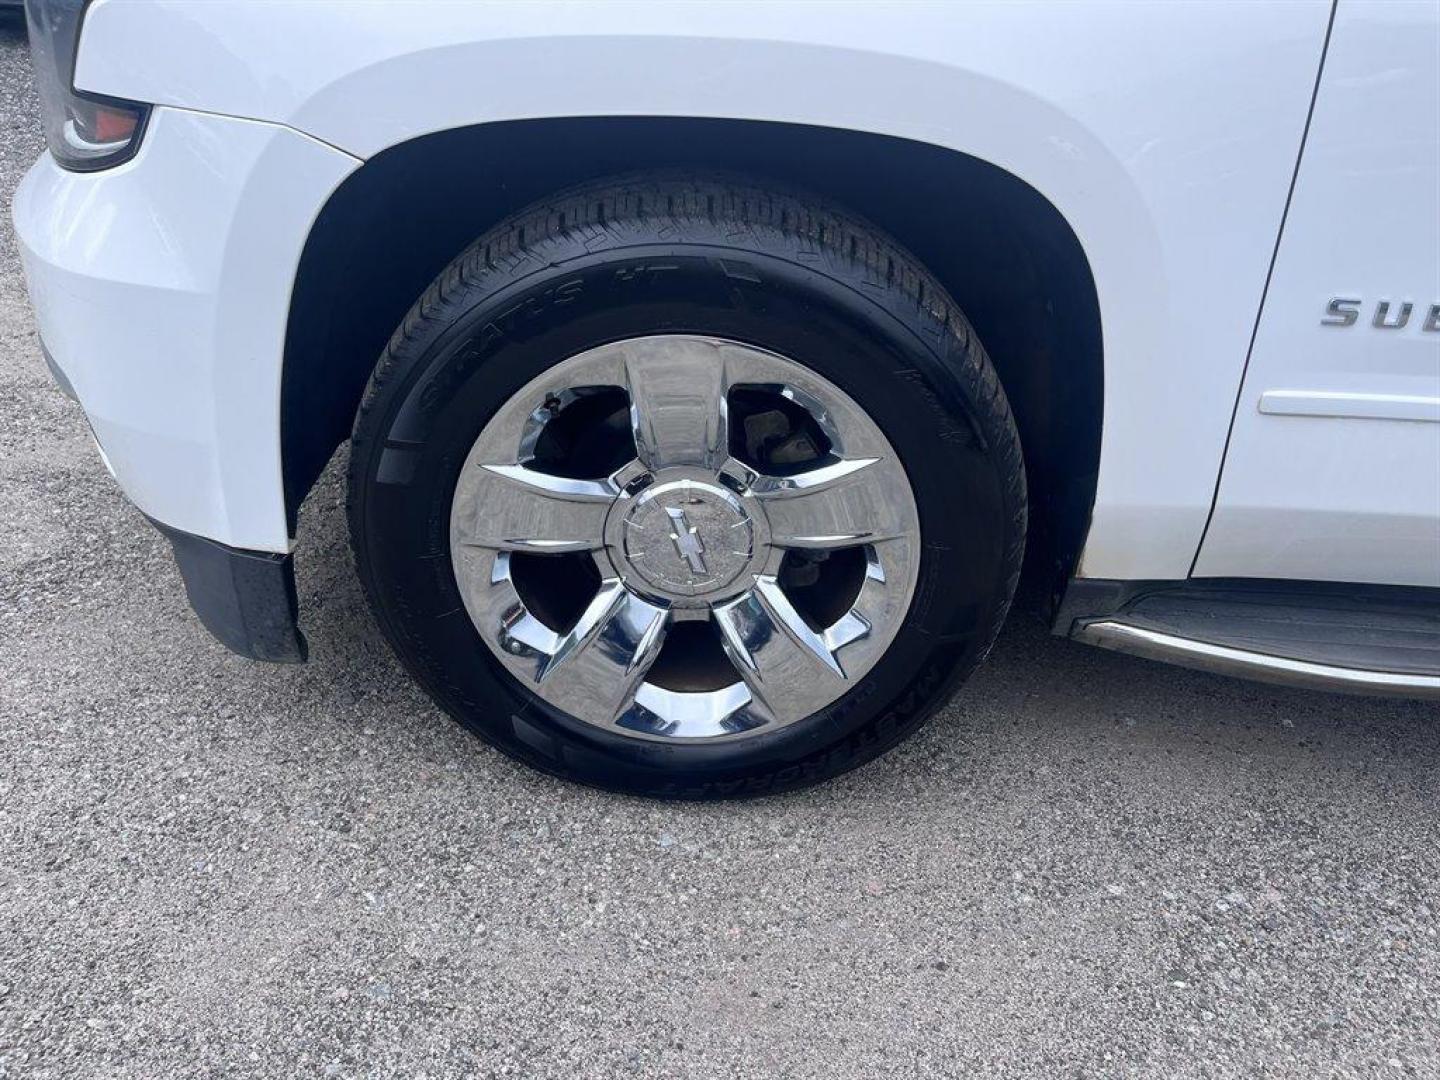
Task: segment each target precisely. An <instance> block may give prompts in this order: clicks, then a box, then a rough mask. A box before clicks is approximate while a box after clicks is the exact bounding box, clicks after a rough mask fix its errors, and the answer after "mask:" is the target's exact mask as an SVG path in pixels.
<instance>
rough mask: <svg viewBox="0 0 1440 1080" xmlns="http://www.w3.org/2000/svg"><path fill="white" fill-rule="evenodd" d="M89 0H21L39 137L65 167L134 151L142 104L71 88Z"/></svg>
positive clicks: (97, 163) (99, 163)
mask: <svg viewBox="0 0 1440 1080" xmlns="http://www.w3.org/2000/svg"><path fill="white" fill-rule="evenodd" d="M88 2H89V0H25V18H26V21H27V22H28V23H29V24H30V57H31V63H32V64H34V65H35V82H36V85H37V87H38V89H39V91H40V109H41V113H42V114H43V119H44V121H45V141H46V142H47V143H48V144H49V146H50V153H51V154H53V155H54V157H55V160H56V161H57V162H58V163H59V164H61V165H63V166H64V167H65V168H67V169H80V170H85V171H88V170H91V169H104V168H108V167H109V166H111V165H118V164H119V163H120V162H122V161H124V160H125V159H126V158H128V157H130V156H131V155H132V154H134V153H135V150H136V148H137V147H138V146H139V145H140V133H141V131H142V130H143V129H144V127H145V115H146V112H147V107H146V106H144V105H140V104H137V103H136V102H133V101H121V100H120V99H118V98H109V97H102V96H101V95H99V94H82V93H80V92H78V91H77V90H76V89H75V50H76V48H77V47H78V46H79V44H80V21H81V19H83V18H84V16H85V5H86V4H87V3H88Z"/></svg>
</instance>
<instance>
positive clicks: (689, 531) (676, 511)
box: [665, 506, 708, 574]
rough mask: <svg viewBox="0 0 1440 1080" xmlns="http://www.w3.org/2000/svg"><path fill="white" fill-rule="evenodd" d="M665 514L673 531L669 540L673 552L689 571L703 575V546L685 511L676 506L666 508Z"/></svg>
mask: <svg viewBox="0 0 1440 1080" xmlns="http://www.w3.org/2000/svg"><path fill="white" fill-rule="evenodd" d="M665 513H667V514H669V515H670V524H671V525H673V526H674V527H675V531H674V532H672V533H671V534H670V539H671V540H672V541H674V543H675V550H676V552H677V553H679V555H680V557H681V558H682V559H684V560H685V562H686V563H687V564H688V565H689V567H690V569H691V570H692V571H694V572H695V573H697V574H705V573H707V572H708V571H707V570H706V569H705V545H704V544H702V543H701V542H700V534H699V533H698V532H696V531H695V528H694V526H692V525H691V524H690V520H689V519H688V518H687V517H686V516H685V511H684V510H682V509H680V507H678V506H667V507H666V508H665Z"/></svg>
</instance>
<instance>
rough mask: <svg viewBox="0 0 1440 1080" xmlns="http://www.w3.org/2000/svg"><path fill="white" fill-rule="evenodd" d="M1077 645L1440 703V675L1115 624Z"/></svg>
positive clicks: (1103, 625)
mask: <svg viewBox="0 0 1440 1080" xmlns="http://www.w3.org/2000/svg"><path fill="white" fill-rule="evenodd" d="M1071 636H1072V637H1074V638H1075V640H1076V641H1083V642H1085V643H1086V644H1088V645H1098V646H1100V647H1101V648H1102V649H1113V650H1114V651H1116V652H1123V653H1130V654H1131V655H1132V656H1143V657H1145V658H1146V659H1149V660H1163V661H1165V662H1166V663H1170V664H1178V665H1180V666H1181V667H1188V668H1195V669H1196V670H1197V671H1209V672H1212V673H1214V674H1217V675H1232V676H1236V677H1238V678H1244V679H1255V680H1257V681H1260V682H1268V683H1277V684H1279V685H1282V686H1297V687H1301V688H1304V689H1308V690H1326V691H1329V692H1331V693H1341V694H1369V695H1374V696H1384V697H1408V698H1427V699H1434V700H1440V675H1414V674H1402V673H1399V672H1391V671H1363V670H1361V669H1359V668H1345V667H1336V666H1334V665H1331V664H1317V663H1313V662H1311V661H1308V660H1292V659H1290V658H1289V657H1285V656H1274V655H1271V654H1269V653H1259V652H1250V651H1248V650H1246V649H1236V648H1232V647H1230V646H1228V645H1214V644H1211V643H1210V642H1207V641H1196V640H1194V639H1192V638H1185V637H1179V636H1176V635H1174V634H1166V633H1162V632H1160V631H1156V630H1147V629H1144V628H1142V627H1138V626H1130V625H1129V624H1127V623H1124V622H1119V621H1116V620H1114V619H1096V620H1093V621H1090V622H1086V623H1082V624H1081V625H1080V626H1078V627H1077V628H1076V629H1075V632H1074V633H1073V634H1072V635H1071Z"/></svg>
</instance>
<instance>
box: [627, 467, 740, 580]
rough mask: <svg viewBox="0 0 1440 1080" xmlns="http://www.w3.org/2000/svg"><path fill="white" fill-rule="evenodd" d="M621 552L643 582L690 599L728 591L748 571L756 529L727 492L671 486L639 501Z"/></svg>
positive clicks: (685, 483) (692, 484)
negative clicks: (728, 586)
mask: <svg viewBox="0 0 1440 1080" xmlns="http://www.w3.org/2000/svg"><path fill="white" fill-rule="evenodd" d="M621 549H622V551H621V554H622V557H623V559H624V561H625V564H626V566H627V567H628V568H629V569H631V570H633V571H634V572H635V575H636V576H637V577H638V578H640V579H641V580H642V581H644V582H646V583H648V584H649V585H650V586H651V587H653V588H655V589H658V590H660V591H661V592H664V593H667V594H669V595H671V596H675V597H682V598H687V599H688V598H690V597H698V596H704V595H707V594H709V593H713V592H716V591H718V590H720V589H723V588H725V586H727V585H729V584H730V583H731V582H733V581H734V580H735V579H736V578H737V577H738V576H739V575H740V573H741V572H742V571H743V570H744V569H745V568H746V567H747V566H749V565H750V561H751V558H752V556H753V555H754V553H755V527H754V524H753V523H752V522H751V520H750V515H749V514H747V513H746V512H745V507H744V506H743V505H742V504H741V502H740V500H739V499H738V498H736V497H735V495H734V494H732V493H731V492H730V491H727V490H726V489H725V488H723V487H720V486H719V485H716V484H707V483H705V482H703V481H700V480H672V481H670V482H669V483H662V484H656V485H654V486H653V487H650V488H646V489H645V491H643V492H642V493H641V494H640V495H639V497H637V498H636V500H635V505H634V506H632V507H631V508H630V510H629V512H628V513H627V514H626V515H625V519H624V522H623V527H622V534H621Z"/></svg>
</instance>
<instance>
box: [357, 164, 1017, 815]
mask: <svg viewBox="0 0 1440 1080" xmlns="http://www.w3.org/2000/svg"><path fill="white" fill-rule="evenodd" d="M660 332H666V333H697V334H707V335H713V336H717V337H722V338H730V339H734V340H738V341H741V342H745V343H748V344H753V345H757V346H761V347H764V348H767V349H770V350H772V351H774V352H777V353H780V354H781V355H784V356H788V357H790V358H792V359H794V360H797V361H799V362H801V363H803V364H806V365H809V366H811V367H813V368H815V369H817V370H818V371H819V372H820V373H821V374H823V375H824V376H826V377H827V378H829V379H830V380H831V381H833V382H834V383H835V384H836V385H838V386H839V387H841V388H842V389H843V390H844V391H845V392H846V393H848V394H849V395H850V396H851V397H852V398H853V399H854V400H856V401H858V402H859V403H860V404H861V405H862V406H863V407H864V408H865V409H866V410H867V411H868V412H870V414H871V416H872V418H873V419H874V420H875V421H876V422H877V423H878V424H879V426H880V428H881V430H883V431H884V432H885V434H886V436H887V437H888V438H889V439H890V441H891V443H892V445H893V446H894V447H895V449H896V451H897V453H898V454H899V456H900V458H901V461H902V462H903V463H904V465H905V468H906V471H907V473H908V475H909V477H910V480H911V485H912V487H913V490H914V494H915V499H916V504H917V506H918V510H919V514H920V522H921V537H922V543H923V547H922V554H921V559H920V569H919V580H918V583H917V585H916V589H915V594H914V599H913V601H912V602H911V605H910V610H909V613H908V615H907V616H906V618H905V621H904V623H903V625H902V626H901V629H900V631H899V633H898V635H897V637H896V638H895V641H894V643H893V645H892V646H891V648H890V649H889V651H888V652H887V653H886V654H885V656H884V657H883V658H882V659H881V660H880V661H879V662H878V663H877V664H876V666H875V667H874V668H873V669H872V670H871V672H870V673H869V675H868V676H867V677H866V678H865V679H864V680H863V681H862V682H861V684H860V685H859V686H857V687H856V688H855V689H854V690H852V691H851V692H849V693H848V694H846V695H845V696H843V697H841V698H840V699H839V700H838V701H836V702H834V703H833V704H832V705H830V706H828V707H827V708H825V709H822V710H820V711H819V712H817V713H815V714H814V715H812V716H810V717H807V718H806V719H804V720H802V721H800V722H798V723H795V724H793V725H790V726H789V727H785V728H783V729H781V730H779V731H776V732H774V733H771V734H767V735H764V736H758V737H754V738H747V739H745V740H740V741H737V742H722V743H718V744H715V743H711V744H708V745H707V744H689V745H669V744H658V743H655V742H648V741H644V740H639V739H633V738H628V737H625V736H617V735H612V734H609V733H607V732H604V731H601V730H600V729H598V728H595V727H592V726H590V725H587V724H584V723H582V722H580V721H578V720H576V719H574V718H572V717H568V716H566V715H565V714H563V713H561V712H559V711H558V710H556V709H554V708H553V707H551V706H549V705H547V704H546V703H545V702H543V701H541V700H540V699H539V698H537V697H536V696H534V695H533V694H531V693H530V692H529V691H528V690H527V689H526V688H525V687H523V686H521V685H520V684H519V683H518V682H517V681H516V680H515V679H514V678H513V677H511V676H510V675H509V674H508V673H507V672H506V671H504V670H503V669H502V668H501V667H500V666H499V664H498V662H497V661H495V660H494V658H493V657H492V656H491V655H490V653H489V651H488V649H487V647H486V645H485V644H484V642H483V641H482V640H481V639H480V636H479V634H478V633H477V632H476V630H475V628H474V626H473V624H472V623H471V621H470V618H469V616H468V615H467V613H466V610H465V607H464V605H463V603H462V601H461V597H460V595H459V592H458V589H457V586H456V582H455V576H454V572H453V569H452V566H451V562H450V555H449V516H450V504H451V498H452V493H453V490H454V486H455V483H456V477H457V474H458V471H459V468H460V465H461V463H462V461H463V460H464V458H465V455H466V453H467V452H468V451H469V448H470V446H471V445H472V443H473V441H474V440H475V438H476V436H477V434H478V433H479V431H480V429H481V427H482V426H483V425H484V424H485V422H486V420H487V419H488V418H489V417H490V415H491V414H492V413H494V411H495V410H496V409H497V408H499V407H500V405H501V404H502V403H503V402H504V401H506V400H507V398H508V397H509V396H510V395H512V394H514V393H515V392H516V391H517V390H518V389H519V388H520V387H521V386H523V385H524V384H525V383H526V382H528V381H529V380H531V379H532V378H534V377H535V376H536V375H537V374H539V373H540V372H542V371H543V370H545V369H546V368H547V367H549V366H550V365H552V364H554V363H557V362H559V361H560V360H563V359H565V358H567V357H569V356H572V355H575V354H577V353H579V352H582V351H583V350H585V349H588V348H591V347H593V346H596V345H600V344H604V343H607V342H610V341H615V340H619V339H624V338H628V337H635V336H642V335H648V334H654V333H660ZM349 482H350V529H351V539H352V543H353V545H354V549H355V557H356V563H357V566H358V569H359V573H360V577H361V580H362V582H363V584H364V588H365V591H366V594H367V596H368V598H369V601H370V605H371V607H372V609H373V610H374V612H375V616H376V618H377V620H378V621H379V624H380V626H381V629H382V630H383V632H384V634H385V636H386V637H387V638H388V639H389V641H390V643H391V644H392V646H393V647H394V649H395V651H396V652H397V653H398V655H399V656H400V658H401V660H402V661H403V662H404V664H405V666H406V667H407V668H408V669H409V670H410V671H411V672H412V673H413V674H414V675H415V677H416V678H417V679H419V680H420V682H421V683H422V685H423V686H424V687H425V688H426V689H427V690H428V691H429V693H430V694H431V695H432V696H433V697H434V699H435V700H436V701H437V702H439V703H440V704H441V705H442V706H443V707H444V708H445V709H446V710H447V711H448V712H449V713H450V714H451V715H452V716H454V717H455V718H456V719H457V720H459V721H460V722H461V723H463V724H465V725H466V726H467V727H469V728H471V729H472V730H473V731H475V732H476V733H477V734H479V735H481V736H482V737H484V738H485V739H486V740H487V741H489V742H490V743H492V744H493V745H495V746H496V747H498V748H499V749H501V750H503V751H504V752H505V753H507V754H510V755H512V756H513V757H516V758H518V759H520V760H521V761H524V762H526V763H527V764H529V765H532V766H534V767H535V768H537V769H541V770H543V771H545V772H548V773H552V774H554V775H557V776H562V777H566V778H568V779H572V780H576V781H580V782H582V783H586V784H592V785H596V786H599V787H604V788H608V789H612V790H620V791H626V792H632V793H636V794H644V795H652V796H670V797H687V798H718V797H726V796H738V795H755V794H761V793H768V792H777V791H783V790H787V789H792V788H798V787H803V786H805V785H808V784H811V783H814V782H817V781H820V780H823V779H826V778H828V777H831V776H835V775H836V774H838V773H841V772H844V771H846V770H848V769H852V768H854V767H856V766H858V765H860V764H862V763H864V762H866V761H869V760H870V759H872V758H874V757H876V756H877V755H879V754H881V753H883V752H884V751H885V750H887V749H888V748H890V747H891V746H893V745H895V744H896V743H897V742H899V741H900V740H901V739H903V738H904V737H905V736H907V735H908V734H910V733H911V732H913V731H914V730H915V729H916V728H917V727H918V726H919V725H920V724H921V723H922V722H923V721H924V720H925V719H926V717H927V716H929V715H930V714H931V713H932V712H933V711H934V710H935V709H936V708H937V707H938V706H939V705H941V704H942V703H943V702H944V701H945V699H946V698H947V696H948V695H949V693H950V692H951V691H952V690H953V688H954V687H956V686H957V685H958V684H959V683H960V682H961V681H962V680H963V679H964V678H965V677H966V676H967V675H968V674H969V673H970V672H971V671H972V670H973V669H974V668H975V666H976V665H977V664H978V663H979V662H980V660H981V659H982V658H983V656H984V654H985V653H986V651H987V650H988V649H989V648H990V646H991V644H992V643H993V641H994V639H995V636H996V634H997V633H998V631H999V628H1000V625H1001V623H1002V622H1003V620H1004V618H1005V614H1006V611H1007V609H1008V607H1009V603H1010V599H1011V597H1012V595H1013V593H1014V589H1015V584H1016V581H1017V579H1018V577H1019V573H1020V564H1021V558H1022V555H1023V552H1024V541H1025V527H1026V496H1025V470H1024V465H1023V461H1022V455H1021V449H1020V440H1019V435H1018V434H1017V432H1016V429H1015V424H1014V421H1013V419H1012V417H1011V414H1010V408H1009V404H1008V403H1007V401H1006V399H1005V394H1004V391H1003V390H1002V389H1001V387H1000V383H999V381H998V379H997V378H996V374H995V371H994V369H993V367H992V366H991V364H990V361H989V359H988V357H987V356H986V354H985V350H984V348H983V347H982V346H981V344H980V342H979V341H978V340H977V339H976V337H975V334H974V332H973V330H972V329H971V327H970V324H969V323H968V322H967V320H966V318H965V316H964V315H963V314H962V313H961V312H960V310H959V309H958V308H957V307H956V306H955V304H954V302H953V301H952V300H951V299H950V298H949V297H948V296H947V295H946V293H945V290H944V289H943V288H942V287H941V286H940V284H939V283H938V282H937V281H936V280H935V279H934V278H932V277H931V276H930V275H929V274H928V273H926V271H925V270H924V269H923V268H922V267H921V266H920V265H919V264H918V263H917V262H916V261H915V259H914V258H913V257H911V256H910V255H909V254H907V253H906V252H905V251H904V250H903V249H902V248H900V247H899V246H898V245H897V244H896V243H894V242H893V241H892V240H889V239H888V238H886V237H885V236H884V235H883V234H882V233H880V232H879V231H878V230H877V229H875V228H873V227H872V226H870V225H867V224H866V223H864V222H863V221H861V220H859V219H857V218H856V217H855V216H853V215H851V214H849V213H847V212H846V211H843V210H841V209H838V208H836V207H834V206H830V205H827V204H825V203H824V202H823V201H821V200H818V199H814V198H810V197H806V196H801V195H798V194H793V193H787V192H784V191H779V190H775V189H773V188H769V187H762V186H759V185H754V184H752V183H749V182H747V181H743V180H733V179H727V178H698V179H697V178H693V177H663V176H662V177H655V176H648V177H646V176H641V177H627V178H620V179H614V180H610V181H607V182H602V183H592V184H588V185H585V186H583V187H579V188H576V189H574V190H571V191H568V192H565V193H563V194H560V195H557V196H555V197H554V198H552V199H549V200H547V201H545V202H542V203H538V204H536V205H534V206H532V207H530V208H529V209H527V210H525V211H524V212H522V213H520V214H518V215H517V216H515V217H513V218H511V219H509V220H507V221H505V222H503V223H501V224H500V225H497V226H496V227H495V228H493V229H492V230H490V231H489V232H488V233H486V234H485V235H484V236H482V237H481V238H480V239H479V240H477V241H475V243H474V244H472V245H471V246H470V247H469V248H467V249H466V250H465V251H464V252H463V253H462V254H461V255H460V256H459V257H457V258H456V259H455V260H454V262H452V263H451V264H450V265H449V266H448V267H446V268H445V270H444V272H442V273H441V274H440V276H439V277H438V278H437V279H436V281H435V282H434V283H433V284H432V285H431V286H430V288H429V289H428V290H427V291H426V292H425V294H424V296H422V297H421V298H420V300H419V301H418V302H417V303H416V304H415V306H414V307H413V308H412V309H411V311H410V313H409V314H408V315H407V316H406V317H405V321H404V323H403V324H402V325H401V327H400V328H399V330H397V331H396V333H395V335H394V337H393V338H392V339H391V341H390V343H389V346H388V347H387V349H386V350H385V353H384V355H383V356H382V357H381V360H380V363H379V365H378V367H377V368H376V370H375V372H374V375H373V377H372V378H371V381H370V385H369V388H368V390H367V392H366V394H365V398H364V402H363V404H362V405H361V408H360V412H359V415H358V417H357V419H356V422H355V430H354V439H353V445H352V451H351V458H350V476H349Z"/></svg>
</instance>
